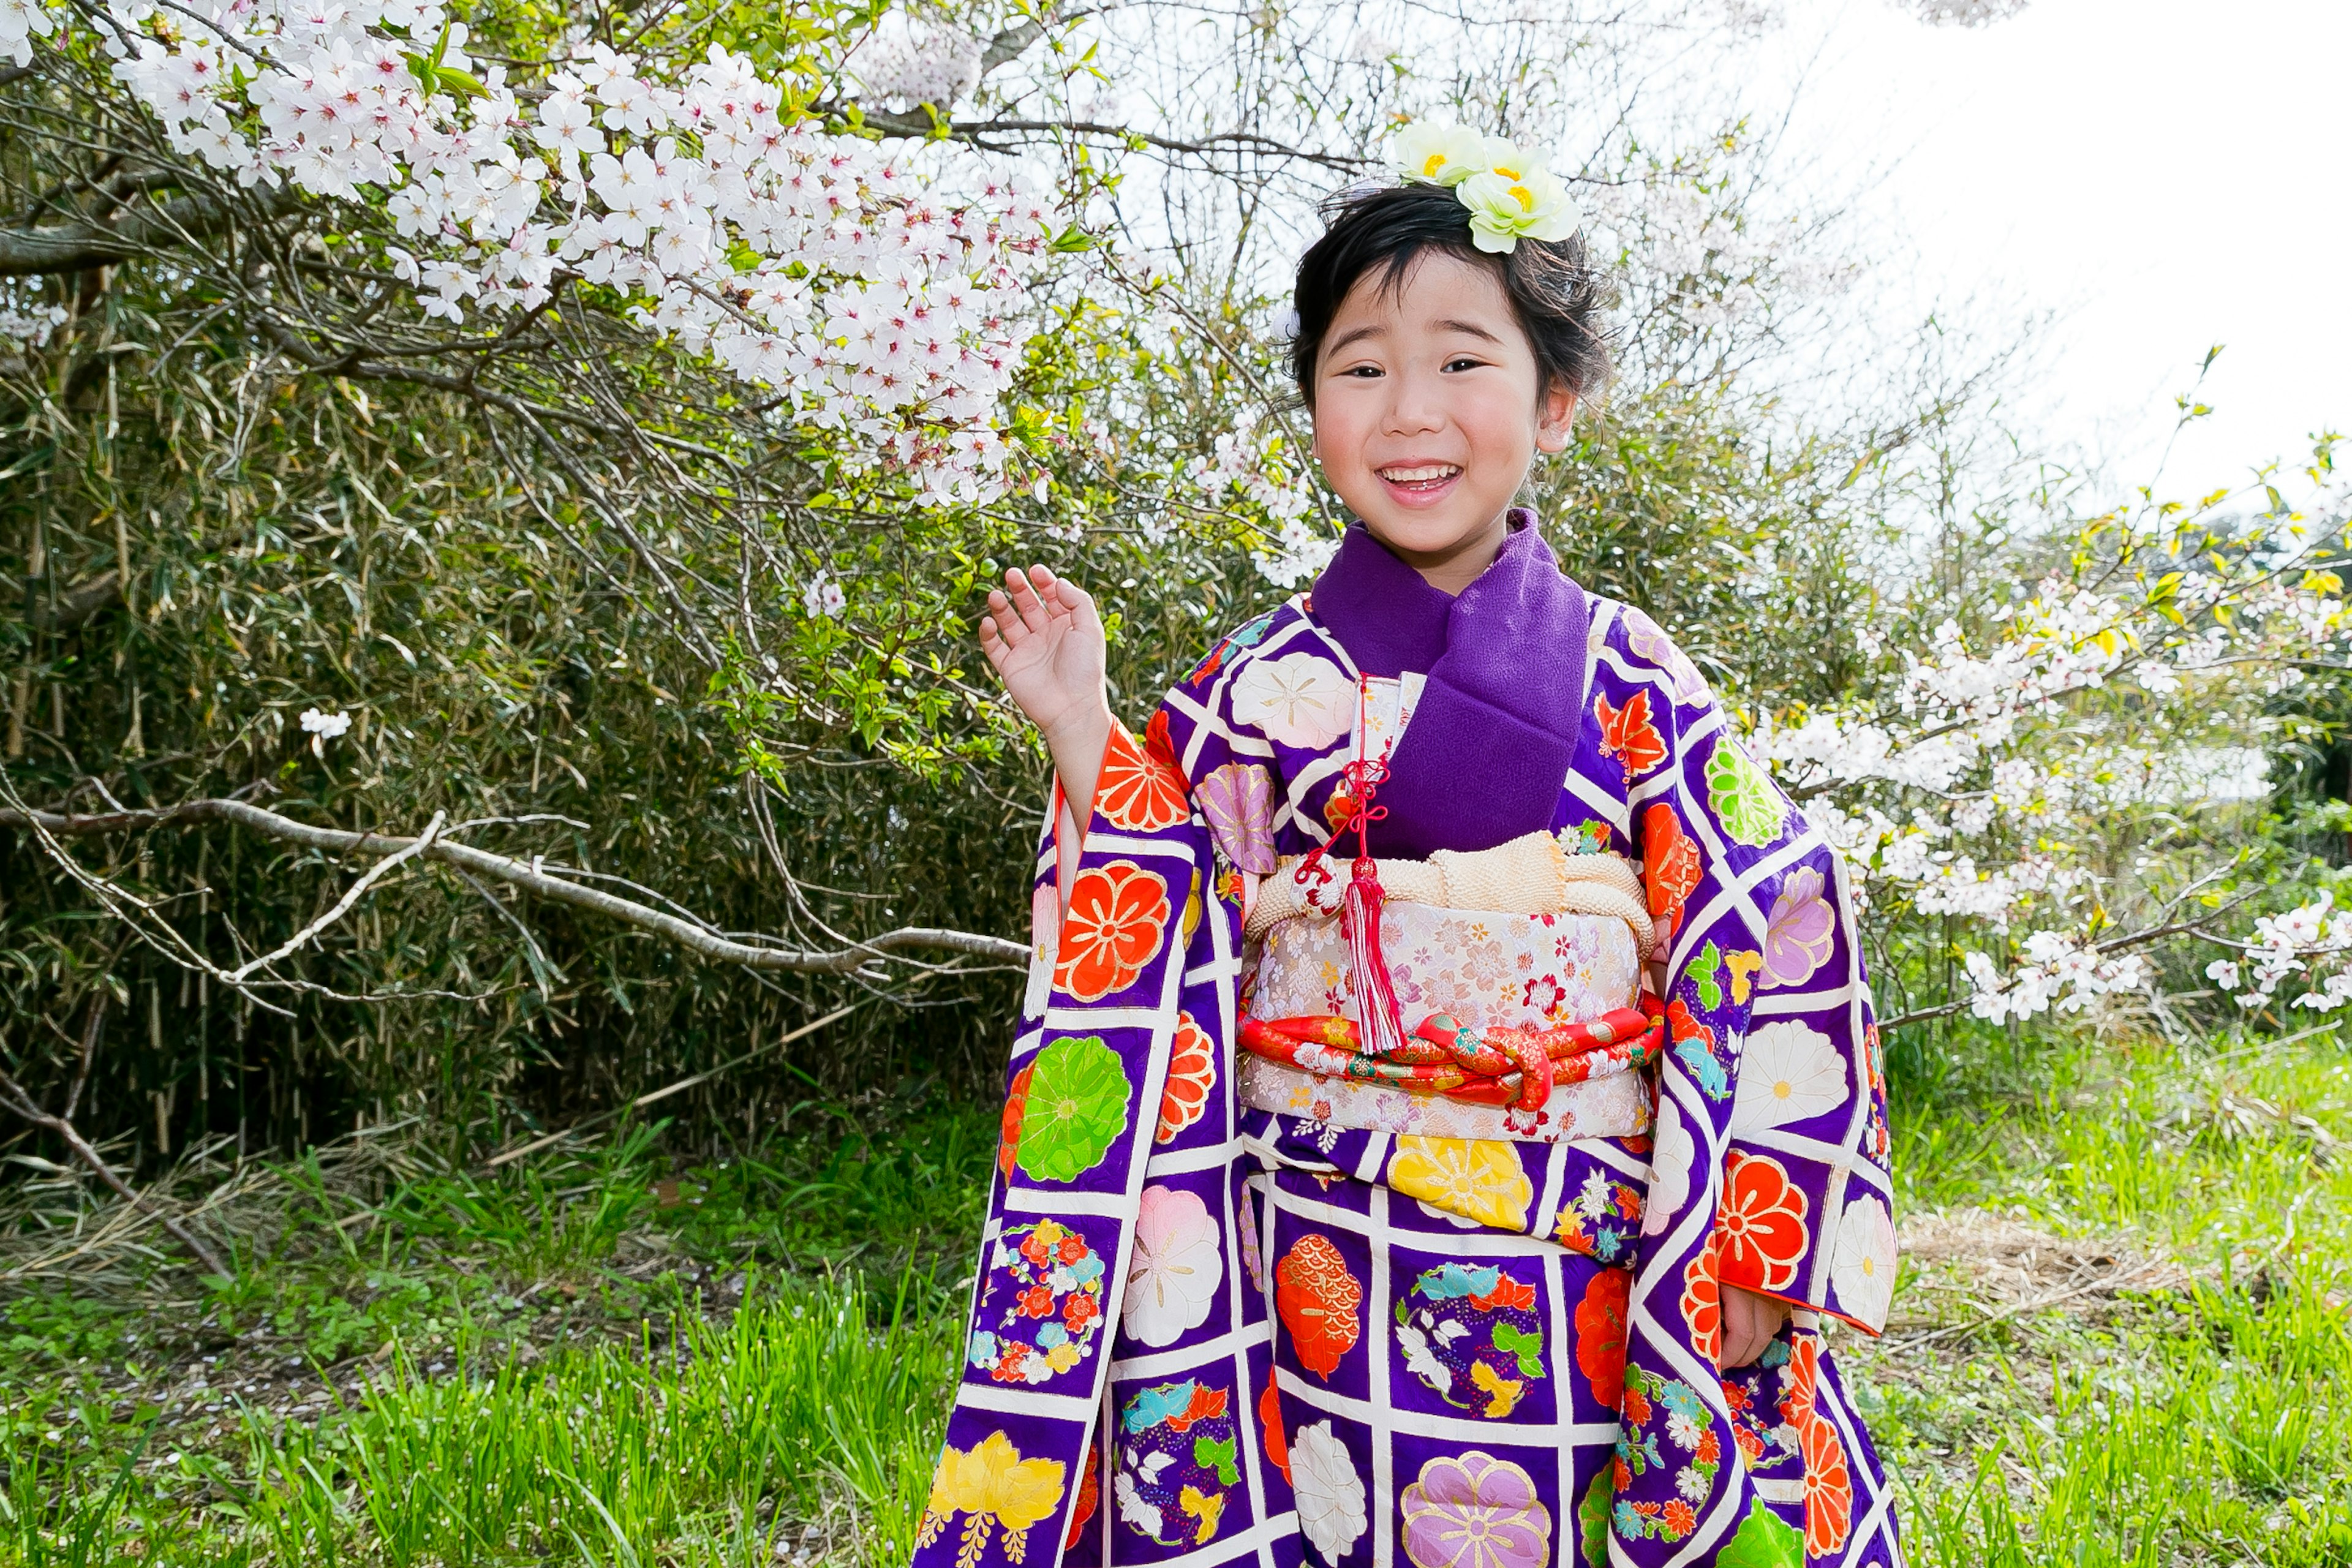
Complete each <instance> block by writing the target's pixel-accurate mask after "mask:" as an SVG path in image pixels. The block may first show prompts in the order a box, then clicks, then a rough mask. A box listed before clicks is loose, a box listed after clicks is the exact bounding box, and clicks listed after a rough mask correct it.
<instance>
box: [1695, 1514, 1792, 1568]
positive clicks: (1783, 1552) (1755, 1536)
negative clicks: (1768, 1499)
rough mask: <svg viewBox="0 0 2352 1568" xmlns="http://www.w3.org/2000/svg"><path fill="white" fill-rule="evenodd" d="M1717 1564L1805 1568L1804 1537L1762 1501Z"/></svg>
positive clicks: (1744, 1567) (1725, 1566)
mask: <svg viewBox="0 0 2352 1568" xmlns="http://www.w3.org/2000/svg"><path fill="white" fill-rule="evenodd" d="M1715 1561H1716V1563H1717V1568H1804V1565H1805V1538H1804V1537H1803V1536H1801V1535H1800V1534H1798V1533H1797V1531H1795V1529H1794V1528H1793V1527H1791V1526H1790V1524H1789V1523H1788V1522H1787V1521H1784V1520H1783V1519H1781V1518H1780V1515H1778V1514H1776V1513H1774V1512H1773V1511H1772V1510H1770V1509H1769V1508H1766V1507H1765V1506H1764V1504H1763V1503H1762V1502H1761V1501H1760V1500H1759V1501H1756V1502H1752V1503H1750V1504H1748V1517H1747V1518H1746V1519H1743V1520H1741V1521H1739V1532H1738V1534H1737V1535H1734V1536H1733V1537H1732V1538H1731V1539H1730V1540H1729V1541H1727V1542H1725V1543H1724V1547H1723V1550H1722V1551H1720V1552H1717V1553H1716V1554H1715Z"/></svg>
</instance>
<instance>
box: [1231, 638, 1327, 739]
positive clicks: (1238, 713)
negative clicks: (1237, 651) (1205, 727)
mask: <svg viewBox="0 0 2352 1568" xmlns="http://www.w3.org/2000/svg"><path fill="white" fill-rule="evenodd" d="M1234 722H1236V723H1239V724H1244V725H1247V726H1249V727H1251V728H1253V729H1256V730H1262V731H1265V737H1266V739H1267V740H1269V741H1273V742H1276V744H1278V745H1285V746H1297V747H1298V748H1299V749H1300V750H1302V751H1310V752H1312V751H1320V750H1321V749H1322V748H1323V747H1325V746H1328V745H1329V744H1330V743H1331V742H1334V741H1336V740H1338V739H1339V737H1340V736H1342V735H1344V734H1346V733H1348V731H1350V730H1352V729H1354V728H1355V727H1356V683H1355V682H1354V681H1352V680H1349V679H1348V678H1347V677H1346V676H1344V675H1342V674H1340V673H1339V667H1338V666H1336V665H1334V664H1332V663H1331V662H1330V661H1329V660H1328V659H1323V658H1317V657H1316V656H1315V655H1313V654H1311V653H1294V654H1290V655H1288V656H1286V657H1285V658H1276V659H1263V658H1261V659H1253V660H1251V661H1250V663H1249V664H1248V665H1247V666H1246V667H1245V668H1244V669H1243V670H1242V672H1241V674H1240V675H1239V676H1237V677H1235V678H1234Z"/></svg>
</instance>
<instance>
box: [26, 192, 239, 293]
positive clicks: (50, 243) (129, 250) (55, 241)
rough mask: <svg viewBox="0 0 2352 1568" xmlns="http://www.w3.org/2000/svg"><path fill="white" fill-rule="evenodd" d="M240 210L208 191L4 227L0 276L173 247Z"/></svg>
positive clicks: (79, 266)
mask: <svg viewBox="0 0 2352 1568" xmlns="http://www.w3.org/2000/svg"><path fill="white" fill-rule="evenodd" d="M235 221H236V213H235V212H234V211H233V209H232V208H231V207H230V206H229V205H228V204H227V203H226V202H221V201H215V200H214V199H212V198H211V197H209V196H184V197H182V198H180V199H178V200H176V201H169V202H164V203H162V204H161V205H157V206H155V207H152V208H149V209H146V210H143V211H142V210H133V211H131V212H126V213H124V214H123V215H122V216H121V217H119V218H117V219H115V220H114V221H113V222H112V223H91V222H88V221H83V222H79V223H58V224H43V225H40V226H36V227H32V228H0V278H38V277H47V276H48V275H51V274H54V273H59V272H86V271H88V270H89V268H93V267H104V266H106V265H108V264H109V263H110V262H116V261H123V260H128V259H129V258H131V257H134V256H145V255H150V254H152V253H153V252H156V251H162V250H173V249H176V248H178V247H181V246H184V245H186V244H188V243H190V242H191V241H193V240H196V239H201V238H203V237H205V236H207V235H212V234H216V233H218V232H220V231H221V230H222V229H225V228H226V227H228V226H230V225H231V224H232V223H234V222H235Z"/></svg>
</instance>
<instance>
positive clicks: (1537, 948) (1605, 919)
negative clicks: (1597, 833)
mask: <svg viewBox="0 0 2352 1568" xmlns="http://www.w3.org/2000/svg"><path fill="white" fill-rule="evenodd" d="M1301 863H1302V862H1301V861H1299V860H1296V859H1294V860H1287V861H1285V862H1284V863H1283V865H1282V866H1281V868H1279V869H1277V870H1276V871H1275V872H1274V873H1273V874H1272V875H1270V876H1268V877H1267V878H1266V879H1265V884H1264V886H1263V887H1262V888H1261V889H1260V891H1259V893H1258V896H1257V899H1256V900H1255V903H1254V905H1253V907H1252V909H1251V910H1250V917H1249V921H1248V926H1247V934H1248V937H1249V939H1250V940H1249V942H1248V943H1247V946H1246V947H1245V950H1244V974H1243V980H1242V984H1243V988H1244V994H1243V1012H1244V1015H1245V1016H1246V1017H1247V1018H1248V1019H1251V1020H1255V1025H1252V1024H1244V1032H1245V1034H1247V1035H1248V1036H1250V1037H1253V1038H1254V1040H1255V1041H1256V1042H1257V1043H1256V1044H1254V1045H1253V1047H1252V1048H1251V1049H1248V1050H1244V1051H1242V1052H1239V1053H1237V1055H1238V1075H1237V1078H1236V1084H1237V1088H1238V1089H1239V1092H1240V1095H1241V1098H1242V1101H1243V1103H1244V1104H1245V1105H1248V1106H1250V1107H1252V1108H1254V1109H1255V1110H1269V1111H1277V1112H1280V1113H1283V1114H1285V1115H1290V1116H1298V1117H1307V1118H1311V1119H1313V1120H1315V1121H1319V1122H1323V1123H1326V1124H1328V1125H1329V1126H1332V1127H1338V1128H1361V1129H1369V1130H1373V1131H1383V1132H1391V1133H1400V1134H1415V1135H1420V1136H1424V1137H1434V1138H1469V1139H1485V1140H1507V1141H1514V1142H1545V1143H1554V1142H1570V1141H1572V1140H1577V1139H1585V1138H1621V1137H1629V1136H1633V1135H1634V1134H1637V1133H1642V1132H1645V1131H1648V1130H1649V1125H1650V1111H1651V1105H1652V1098H1651V1096H1652V1090H1651V1089H1650V1088H1649V1084H1648V1079H1647V1075H1645V1074H1643V1073H1642V1072H1640V1071H1638V1070H1636V1069H1637V1068H1639V1067H1640V1066H1641V1065H1643V1059H1644V1058H1643V1052H1642V1049H1641V1047H1640V1045H1639V1043H1638V1042H1636V1043H1635V1044H1634V1047H1633V1050H1632V1052H1631V1054H1630V1055H1629V1053H1628V1051H1627V1050H1626V1049H1625V1048H1624V1047H1625V1045H1626V1040H1625V1038H1624V1037H1625V1036H1626V1034H1627V1030H1626V1027H1625V1024H1624V1022H1623V1020H1624V1019H1625V1018H1626V1016H1627V1015H1626V1012H1625V1010H1626V1009H1628V1008H1630V1007H1632V1006H1633V1005H1635V1004H1636V1003H1637V1002H1638V1000H1639V998H1640V993H1641V980H1642V961H1643V956H1644V955H1645V954H1646V953H1647V952H1648V951H1649V948H1650V944H1651V921H1650V915H1649V910H1648V907H1647V905H1646V904H1645V903H1644V902H1643V899H1642V896H1641V884H1640V882H1639V880H1638V879H1636V878H1635V875H1634V873H1633V868H1631V867H1630V866H1628V865H1627V864H1626V862H1625V861H1623V860H1622V859H1621V858H1618V857H1616V856H1613V855H1606V854H1594V855H1579V854H1573V853H1570V852H1569V851H1568V850H1567V849H1565V848H1564V847H1562V846H1561V845H1560V844H1559V842H1558V841H1556V840H1554V839H1553V838H1552V837H1550V836H1549V835H1546V834H1530V835H1528V837H1525V838H1521V839H1516V840H1514V841H1513V842H1512V843H1510V844H1507V845H1504V846H1502V847H1499V848H1496V849H1490V850H1482V851H1478V852H1475V853H1469V854H1456V853H1452V852H1443V851H1442V852H1440V853H1439V854H1437V855H1435V856H1433V857H1431V858H1430V859H1429V860H1427V861H1395V860H1383V861H1381V862H1380V879H1381V886H1382V887H1383V888H1384V889H1387V897H1386V899H1385V900H1384V901H1383V904H1382V908H1381V951H1382V952H1383V953H1384V954H1385V955H1386V958H1387V961H1388V968H1389V980H1390V984H1391V985H1392V986H1393V988H1394V990H1395V993H1396V998H1397V1002H1398V1005H1399V1009H1400V1012H1401V1015H1402V1021H1403V1025H1404V1027H1405V1029H1406V1031H1407V1032H1408V1034H1412V1035H1414V1036H1415V1041H1414V1043H1415V1044H1416V1045H1417V1044H1418V1042H1420V1041H1433V1040H1435V1039H1437V1038H1439V1037H1440V1036H1441V1034H1446V1035H1450V1033H1451V1031H1449V1030H1444V1029H1441V1028H1433V1027H1432V1026H1433V1025H1435V1024H1438V1023H1439V1022H1440V1021H1441V1020H1443V1021H1444V1022H1446V1023H1450V1024H1452V1025H1456V1026H1461V1027H1463V1028H1465V1029H1467V1030H1470V1031H1478V1032H1484V1031H1490V1030H1492V1031H1500V1032H1502V1034H1503V1035H1505V1036H1513V1035H1516V1036H1517V1037H1519V1038H1521V1039H1523V1040H1524V1039H1527V1038H1530V1037H1533V1038H1538V1039H1540V1038H1549V1039H1551V1040H1552V1041H1554V1042H1555V1045H1554V1047H1553V1049H1552V1056H1553V1057H1554V1058H1560V1059H1558V1060H1556V1061H1555V1063H1554V1068H1555V1069H1556V1071H1557V1079H1556V1081H1554V1083H1553V1087H1552V1089H1551V1091H1550V1093H1549V1096H1547V1097H1545V1098H1544V1100H1542V1104H1541V1110H1540V1115H1537V1116H1530V1115H1528V1114H1525V1113H1523V1112H1519V1111H1515V1110H1512V1109H1510V1108H1509V1107H1508V1106H1507V1105H1506V1104H1502V1103H1494V1102H1492V1101H1493V1100H1495V1099H1496V1098H1507V1097H1497V1096H1494V1095H1487V1096H1485V1097H1483V1098H1482V1097H1480V1096H1479V1094H1478V1090H1479V1088H1480V1086H1479V1085H1478V1084H1476V1083H1475V1082H1474V1083H1473V1084H1472V1085H1471V1086H1470V1088H1469V1089H1468V1090H1467V1091H1466V1094H1465V1091H1456V1092H1454V1093H1439V1092H1433V1091H1432V1090H1431V1089H1430V1088H1429V1087H1428V1086H1427V1085H1426V1084H1418V1083H1409V1082H1400V1081H1395V1080H1394V1079H1395V1077H1404V1076H1409V1075H1407V1074H1403V1073H1396V1074H1394V1076H1393V1077H1391V1078H1380V1077H1372V1076H1369V1075H1368V1074H1367V1075H1360V1074H1358V1073H1349V1072H1345V1071H1339V1070H1317V1069H1318V1068H1323V1069H1331V1068H1332V1067H1333V1060H1332V1057H1331V1055H1330V1054H1329V1053H1326V1052H1320V1051H1318V1049H1317V1048H1316V1047H1315V1046H1314V1045H1313V1044H1311V1043H1302V1045H1301V1047H1300V1048H1299V1049H1298V1050H1297V1051H1296V1052H1295V1053H1293V1054H1292V1056H1291V1057H1290V1058H1289V1059H1286V1060H1276V1059H1271V1058H1272V1057H1274V1056H1275V1055H1277V1054H1279V1052H1278V1050H1269V1049H1267V1048H1266V1045H1265V1042H1268V1041H1272V1040H1276V1039H1277V1038H1281V1037H1297V1038H1299V1039H1301V1040H1302V1042H1307V1041H1311V1040H1312V1039H1313V1038H1315V1037H1317V1030H1316V1028H1315V1026H1317V1025H1318V1024H1319V1025H1321V1026H1322V1027H1323V1028H1324V1029H1325V1030H1326V1031H1328V1034H1327V1035H1326V1036H1325V1037H1338V1036H1339V1035H1342V1034H1344V1035H1348V1036H1353V1034H1354V1033H1355V1030H1354V1029H1353V1027H1350V1026H1360V1025H1361V1024H1362V1023H1363V1014H1362V1010H1361V1007H1360V1003H1359V999H1358V997H1357V995H1356V987H1355V984H1354V979H1353V973H1352V965H1351V963H1350V955H1349V944H1348V942H1347V940H1346V937H1345V936H1344V934H1343V933H1342V931H1341V922H1340V920H1339V904H1340V901H1341V899H1342V897H1343V895H1344V893H1345V889H1346V882H1345V877H1344V863H1342V868H1337V869H1339V870H1340V874H1339V875H1337V876H1335V877H1333V878H1332V879H1331V880H1330V881H1328V883H1321V884H1318V885H1314V886H1304V885H1302V883H1301V881H1300V879H1299V877H1298V868H1299V866H1300V865H1301ZM1337 1020H1346V1025H1345V1026H1341V1025H1339V1024H1338V1023H1337V1022H1336V1021H1337ZM1276 1026H1279V1031H1278V1030H1277V1028H1276ZM1612 1026H1613V1028H1614V1030H1615V1032H1616V1034H1617V1036H1618V1037H1619V1038H1618V1039H1617V1041H1616V1045H1617V1048H1616V1049H1614V1050H1609V1049H1605V1048H1603V1049H1597V1050H1596V1049H1595V1048H1594V1047H1595V1046H1596V1044H1597V1045H1599V1046H1601V1047H1607V1046H1608V1045H1609V1044H1610V1042H1611V1038H1612ZM1284 1032H1286V1035H1285V1033H1284ZM1571 1038H1573V1039H1575V1040H1576V1041H1577V1042H1578V1043H1576V1044H1572V1045H1570V1044H1566V1043H1564V1042H1567V1041H1569V1040H1570V1039H1571ZM1563 1053H1573V1054H1572V1055H1564V1054H1563ZM1338 1054H1339V1056H1341V1057H1344V1056H1345V1055H1346V1052H1345V1051H1344V1049H1343V1050H1341V1051H1340V1052H1339V1053H1338ZM1359 1065H1360V1066H1361V1064H1360V1063H1359ZM1535 1065H1536V1066H1537V1067H1538V1068H1541V1067H1542V1065H1543V1064H1542V1063H1541V1062H1537V1063H1536V1064H1535ZM1391 1070H1393V1069H1391ZM1426 1070H1427V1069H1424V1073H1423V1076H1426ZM1519 1081H1520V1079H1519V1077H1518V1075H1517V1074H1516V1073H1515V1074H1514V1075H1513V1076H1512V1078H1511V1079H1510V1080H1509V1082H1510V1083H1511V1084H1513V1085H1517V1083H1518V1082H1519Z"/></svg>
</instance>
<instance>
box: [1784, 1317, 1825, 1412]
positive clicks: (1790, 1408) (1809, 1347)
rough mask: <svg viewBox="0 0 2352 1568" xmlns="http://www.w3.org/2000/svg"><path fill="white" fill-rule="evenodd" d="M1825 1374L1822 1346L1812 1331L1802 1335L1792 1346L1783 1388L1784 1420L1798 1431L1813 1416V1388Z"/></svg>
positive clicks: (1796, 1337) (1795, 1339)
mask: <svg viewBox="0 0 2352 1568" xmlns="http://www.w3.org/2000/svg"><path fill="white" fill-rule="evenodd" d="M1821 1375H1822V1346H1821V1342H1820V1341H1819V1340H1816V1339H1814V1338H1813V1337H1812V1336H1811V1334H1799V1335H1797V1336H1795V1338H1794V1340H1793V1341H1792V1342H1791V1343H1790V1347H1789V1372H1788V1377H1787V1380H1786V1381H1785V1382H1784V1383H1783V1384H1781V1387H1780V1419H1781V1420H1783V1421H1786V1422H1787V1423H1788V1424H1789V1425H1790V1426H1794V1427H1795V1428H1796V1429H1797V1430H1798V1431H1800V1432H1802V1431H1803V1430H1804V1429H1805V1423H1806V1422H1808V1421H1811V1419H1812V1418H1813V1389H1814V1387H1815V1386H1816V1385H1817V1384H1819V1383H1820V1381H1821Z"/></svg>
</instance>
